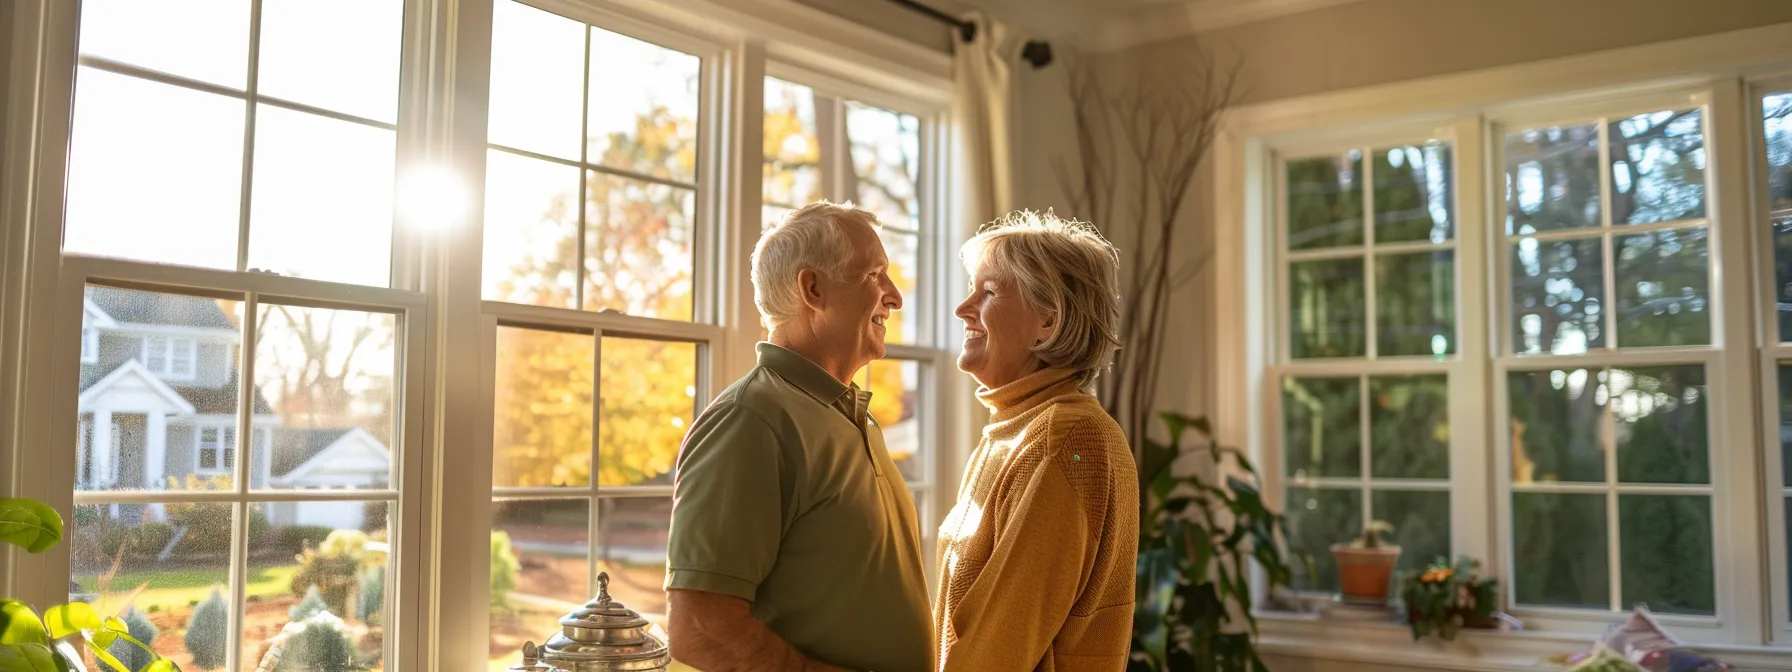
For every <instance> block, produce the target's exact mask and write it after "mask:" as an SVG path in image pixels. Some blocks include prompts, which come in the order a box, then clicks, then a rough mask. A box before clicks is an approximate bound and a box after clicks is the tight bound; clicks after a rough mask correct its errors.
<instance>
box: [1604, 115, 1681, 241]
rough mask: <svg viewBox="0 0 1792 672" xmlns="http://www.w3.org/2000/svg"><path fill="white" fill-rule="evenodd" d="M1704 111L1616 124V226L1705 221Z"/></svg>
mask: <svg viewBox="0 0 1792 672" xmlns="http://www.w3.org/2000/svg"><path fill="white" fill-rule="evenodd" d="M1702 116H1703V115H1702V114H1701V113H1700V112H1699V110H1698V109H1696V108H1695V109H1691V110H1681V111H1678V112H1675V111H1663V112H1655V113H1651V114H1641V115H1637V116H1634V117H1631V118H1629V119H1623V120H1619V121H1614V122H1611V129H1610V130H1609V132H1607V133H1606V136H1605V137H1606V141H1607V142H1610V143H1611V160H1612V223H1614V224H1649V223H1653V222H1671V221H1674V220H1677V219H1698V218H1701V217H1704V216H1705V128H1704V125H1703V124H1702V123H1701V121H1702Z"/></svg>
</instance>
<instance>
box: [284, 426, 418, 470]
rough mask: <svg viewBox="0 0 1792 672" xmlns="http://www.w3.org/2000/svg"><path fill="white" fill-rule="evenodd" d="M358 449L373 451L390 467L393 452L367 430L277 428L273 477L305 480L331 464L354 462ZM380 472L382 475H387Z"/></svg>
mask: <svg viewBox="0 0 1792 672" xmlns="http://www.w3.org/2000/svg"><path fill="white" fill-rule="evenodd" d="M356 450H361V451H364V452H372V453H375V454H377V455H378V459H379V460H380V461H382V462H385V463H387V464H388V465H389V464H390V462H391V459H392V452H391V451H390V450H388V449H387V448H386V445H385V444H384V443H382V442H380V440H379V439H377V438H375V437H374V436H373V435H372V434H369V433H368V432H367V430H364V429H361V428H358V427H355V428H331V429H315V428H290V427H278V428H275V429H274V450H273V463H272V464H271V465H269V466H270V467H271V469H270V470H269V471H270V475H272V476H273V477H274V478H277V479H282V480H293V479H302V478H304V477H305V476H306V475H308V474H311V473H312V472H314V471H318V470H321V469H327V468H328V466H329V465H330V463H331V462H332V461H339V460H343V459H351V458H353V457H354V455H355V451H356ZM389 468H390V467H387V468H386V469H381V470H380V471H381V474H380V475H382V476H383V475H385V473H386V471H387V470H388V469H389Z"/></svg>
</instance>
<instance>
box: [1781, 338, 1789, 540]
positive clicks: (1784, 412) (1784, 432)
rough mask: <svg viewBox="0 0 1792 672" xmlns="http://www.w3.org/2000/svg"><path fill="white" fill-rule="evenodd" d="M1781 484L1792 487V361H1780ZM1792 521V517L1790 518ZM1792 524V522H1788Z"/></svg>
mask: <svg viewBox="0 0 1792 672" xmlns="http://www.w3.org/2000/svg"><path fill="white" fill-rule="evenodd" d="M1779 369H1780V375H1779V378H1780V397H1779V404H1780V435H1779V441H1780V474H1781V475H1780V485H1781V487H1792V362H1780V364H1779ZM1788 520H1789V521H1792V519H1788ZM1788 524H1792V522H1788Z"/></svg>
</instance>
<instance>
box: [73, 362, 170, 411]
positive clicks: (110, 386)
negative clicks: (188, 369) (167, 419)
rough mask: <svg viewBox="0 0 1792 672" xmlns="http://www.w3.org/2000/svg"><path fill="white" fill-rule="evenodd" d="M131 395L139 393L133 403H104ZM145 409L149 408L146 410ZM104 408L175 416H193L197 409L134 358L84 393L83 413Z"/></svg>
mask: <svg viewBox="0 0 1792 672" xmlns="http://www.w3.org/2000/svg"><path fill="white" fill-rule="evenodd" d="M131 392H135V393H137V394H136V395H134V396H135V399H134V400H133V401H131V402H127V403H123V404H120V405H117V406H113V405H112V404H102V403H101V401H102V400H103V399H105V398H107V397H114V396H116V395H123V394H129V393H131ZM158 402H159V403H158ZM145 406H149V407H150V408H144V407H145ZM102 407H116V408H118V409H119V410H130V411H151V410H160V411H162V412H164V413H172V414H186V413H192V412H194V410H195V407H194V405H193V403H192V402H189V401H188V400H187V399H186V397H185V396H183V395H182V394H181V393H180V392H178V391H176V390H175V389H174V388H172V387H169V386H168V384H167V383H165V382H162V379H161V378H158V377H156V375H155V374H153V373H150V372H149V369H147V368H144V366H143V364H142V363H141V362H138V361H137V360H135V359H132V360H129V361H126V362H125V363H124V364H121V365H119V367H118V368H116V369H113V370H112V372H111V373H108V374H106V375H105V376H104V377H102V378H100V379H99V380H97V381H94V383H93V384H92V385H89V386H87V388H86V389H84V390H82V391H81V399H80V408H81V409H82V410H89V409H94V408H102Z"/></svg>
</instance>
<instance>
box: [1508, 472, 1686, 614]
mask: <svg viewBox="0 0 1792 672" xmlns="http://www.w3.org/2000/svg"><path fill="white" fill-rule="evenodd" d="M1607 529H1608V528H1607V527H1606V519H1605V495H1596V494H1586V495H1582V494H1561V493H1545V492H1515V493H1512V540H1513V543H1514V544H1516V547H1515V548H1514V551H1513V556H1514V557H1513V559H1514V561H1515V562H1516V563H1517V565H1516V566H1515V567H1514V568H1513V572H1514V579H1515V581H1516V583H1517V584H1518V585H1517V586H1515V590H1516V591H1517V601H1518V603H1520V604H1527V605H1534V606H1551V607H1588V608H1593V609H1608V608H1610V607H1611V600H1610V596H1611V567H1610V561H1609V558H1610V557H1611V556H1610V553H1609V550H1608V548H1609V547H1608V546H1607V543H1608V541H1609V537H1608V536H1607V532H1606V530H1607ZM1650 606H1654V605H1650Z"/></svg>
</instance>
